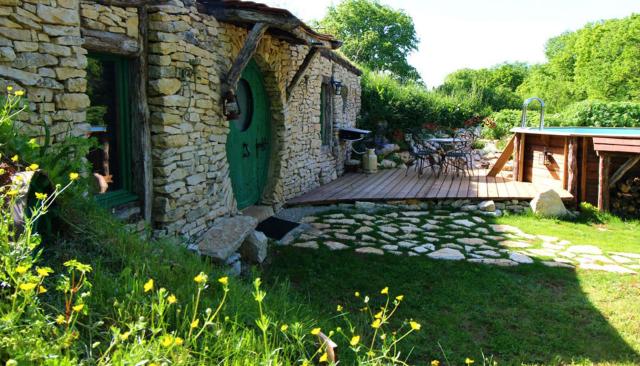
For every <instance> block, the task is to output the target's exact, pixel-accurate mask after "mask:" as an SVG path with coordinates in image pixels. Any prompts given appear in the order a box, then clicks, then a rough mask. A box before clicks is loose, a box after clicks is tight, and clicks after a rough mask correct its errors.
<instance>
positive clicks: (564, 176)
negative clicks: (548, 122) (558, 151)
mask: <svg viewBox="0 0 640 366" xmlns="http://www.w3.org/2000/svg"><path fill="white" fill-rule="evenodd" d="M563 156H564V160H563V162H564V164H563V168H562V189H565V190H569V189H568V188H567V187H568V184H567V182H568V181H569V164H568V162H569V138H568V137H565V138H564V153H563Z"/></svg>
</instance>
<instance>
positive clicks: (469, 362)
mask: <svg viewBox="0 0 640 366" xmlns="http://www.w3.org/2000/svg"><path fill="white" fill-rule="evenodd" d="M474 362H475V361H474V360H472V359H470V358H469V357H467V358H465V359H464V363H465V364H466V365H471V364H472V363H474Z"/></svg>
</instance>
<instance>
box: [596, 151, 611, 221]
mask: <svg viewBox="0 0 640 366" xmlns="http://www.w3.org/2000/svg"><path fill="white" fill-rule="evenodd" d="M599 157H600V160H599V163H598V210H600V211H608V210H609V164H610V162H611V159H610V158H609V155H608V154H605V153H602V154H599Z"/></svg>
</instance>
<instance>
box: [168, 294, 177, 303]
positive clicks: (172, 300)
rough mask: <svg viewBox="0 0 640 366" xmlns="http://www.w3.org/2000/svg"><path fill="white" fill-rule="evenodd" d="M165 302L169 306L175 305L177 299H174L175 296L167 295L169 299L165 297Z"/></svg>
mask: <svg viewBox="0 0 640 366" xmlns="http://www.w3.org/2000/svg"><path fill="white" fill-rule="evenodd" d="M167 301H168V302H169V304H175V303H177V302H178V299H177V298H176V295H173V294H171V295H169V297H167Z"/></svg>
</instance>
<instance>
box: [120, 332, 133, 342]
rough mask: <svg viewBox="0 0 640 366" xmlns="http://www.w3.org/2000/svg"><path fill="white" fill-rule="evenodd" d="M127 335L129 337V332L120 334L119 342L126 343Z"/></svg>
mask: <svg viewBox="0 0 640 366" xmlns="http://www.w3.org/2000/svg"><path fill="white" fill-rule="evenodd" d="M129 335H131V332H129V331H126V332H124V333H122V334H120V340H121V341H126V340H127V339H128V338H129Z"/></svg>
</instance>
